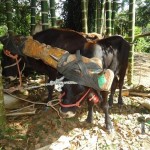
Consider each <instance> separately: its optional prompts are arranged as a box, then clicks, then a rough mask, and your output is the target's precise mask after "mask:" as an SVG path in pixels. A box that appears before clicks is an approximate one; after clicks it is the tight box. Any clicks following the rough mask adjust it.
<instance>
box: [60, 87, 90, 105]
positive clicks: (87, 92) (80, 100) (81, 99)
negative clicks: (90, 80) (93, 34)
mask: <svg viewBox="0 0 150 150" xmlns="http://www.w3.org/2000/svg"><path fill="white" fill-rule="evenodd" d="M90 91H91V88H89V89H88V90H87V91H86V92H85V93H84V95H83V96H82V97H81V98H80V99H79V100H78V101H77V102H76V103H75V104H62V102H61V99H62V97H63V96H64V95H65V93H63V94H62V95H61V96H60V97H59V104H60V106H62V107H74V106H76V107H81V106H80V103H81V102H82V101H83V100H84V98H85V97H86V96H87V95H88V94H89V92H90Z"/></svg>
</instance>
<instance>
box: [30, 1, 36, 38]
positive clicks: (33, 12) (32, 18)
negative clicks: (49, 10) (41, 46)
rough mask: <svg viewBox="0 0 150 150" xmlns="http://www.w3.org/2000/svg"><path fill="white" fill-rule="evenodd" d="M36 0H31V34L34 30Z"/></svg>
mask: <svg viewBox="0 0 150 150" xmlns="http://www.w3.org/2000/svg"><path fill="white" fill-rule="evenodd" d="M35 10H36V0H31V35H33V32H34V30H35V15H36V13H35Z"/></svg>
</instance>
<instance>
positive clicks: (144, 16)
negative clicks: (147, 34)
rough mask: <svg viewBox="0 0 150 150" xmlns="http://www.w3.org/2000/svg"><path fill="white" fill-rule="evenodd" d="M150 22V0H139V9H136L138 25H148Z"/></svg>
mask: <svg viewBox="0 0 150 150" xmlns="http://www.w3.org/2000/svg"><path fill="white" fill-rule="evenodd" d="M149 22H150V0H144V1H139V2H138V9H137V10H136V25H137V26H140V27H146V26H147V25H148V23H149Z"/></svg>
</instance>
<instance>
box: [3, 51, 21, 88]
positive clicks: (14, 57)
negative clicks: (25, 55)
mask: <svg viewBox="0 0 150 150" xmlns="http://www.w3.org/2000/svg"><path fill="white" fill-rule="evenodd" d="M4 54H5V55H6V56H8V57H10V58H12V59H15V60H16V65H17V69H18V74H19V83H20V84H19V87H21V86H22V77H21V71H20V66H19V61H18V55H17V54H16V55H12V54H11V53H10V51H9V50H4Z"/></svg>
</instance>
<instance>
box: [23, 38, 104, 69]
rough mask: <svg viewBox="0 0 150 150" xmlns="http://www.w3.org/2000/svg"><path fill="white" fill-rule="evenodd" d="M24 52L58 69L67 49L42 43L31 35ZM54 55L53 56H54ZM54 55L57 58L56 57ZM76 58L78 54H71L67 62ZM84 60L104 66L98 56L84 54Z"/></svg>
mask: <svg viewBox="0 0 150 150" xmlns="http://www.w3.org/2000/svg"><path fill="white" fill-rule="evenodd" d="M22 51H23V53H24V54H25V55H27V56H29V57H33V58H35V59H41V60H43V61H44V62H45V63H46V64H48V65H50V66H51V67H53V68H55V69H57V65H58V61H59V59H60V58H61V57H62V56H63V55H64V54H66V53H68V52H67V51H65V50H63V49H60V48H57V47H51V46H50V45H45V44H42V43H40V42H38V41H36V40H33V39H32V37H29V38H28V39H27V40H26V41H25V46H24V48H23V50H22ZM52 56H53V57H52ZM54 57H55V58H56V59H54ZM75 59H76V55H74V54H70V55H69V56H68V58H67V63H69V62H71V61H74V60H75ZM82 61H83V62H84V63H90V62H92V63H96V64H98V65H99V67H100V68H102V61H101V60H100V59H98V58H95V57H94V58H92V59H89V58H87V57H84V56H82Z"/></svg>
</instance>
